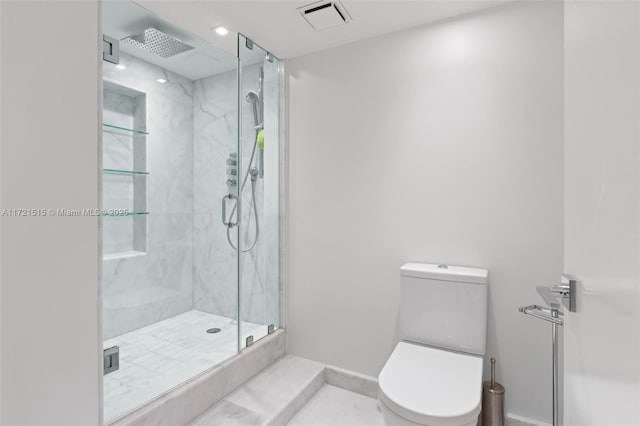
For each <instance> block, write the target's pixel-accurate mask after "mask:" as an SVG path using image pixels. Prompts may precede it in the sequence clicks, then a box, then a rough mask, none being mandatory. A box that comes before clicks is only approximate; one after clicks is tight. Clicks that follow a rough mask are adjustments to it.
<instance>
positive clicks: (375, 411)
mask: <svg viewBox="0 0 640 426" xmlns="http://www.w3.org/2000/svg"><path fill="white" fill-rule="evenodd" d="M383 424H384V423H383V420H382V413H381V412H380V409H379V407H378V400H377V399H373V398H370V397H368V396H364V395H360V394H357V393H354V392H349V391H347V390H344V389H340V388H338V387H335V386H331V385H324V386H323V387H322V388H321V389H320V390H319V391H318V393H316V394H315V395H314V396H313V398H311V399H310V400H309V402H307V404H306V405H305V406H304V407H302V409H301V410H300V411H298V413H297V414H296V415H295V416H294V417H293V418H292V419H291V421H289V423H288V426H382V425H383Z"/></svg>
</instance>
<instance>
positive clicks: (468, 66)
mask: <svg viewBox="0 0 640 426" xmlns="http://www.w3.org/2000/svg"><path fill="white" fill-rule="evenodd" d="M562 12H563V9H562V4H561V3H558V2H554V3H549V2H532V3H520V4H516V5H511V6H507V7H502V8H498V9H492V10H488V11H486V12H484V13H479V14H474V15H469V16H466V17H461V18H459V19H454V20H450V21H447V22H444V23H441V24H438V25H433V26H427V27H421V28H416V29H412V30H408V31H403V32H399V33H395V34H392V35H388V36H384V37H381V38H377V39H372V40H368V41H364V42H359V43H355V44H352V45H348V46H344V47H340V48H335V49H331V50H327V51H323V52H320V53H316V54H312V55H308V56H304V57H300V58H296V59H293V60H291V61H290V63H289V65H290V77H289V85H290V95H289V102H290V105H289V110H290V117H289V119H290V129H289V130H290V168H291V169H290V170H291V171H290V197H291V198H290V239H289V244H290V260H289V261H290V268H289V274H290V276H289V280H290V281H289V282H290V284H289V288H288V328H289V332H288V333H289V334H288V348H289V350H290V351H291V352H293V353H295V354H299V355H301V356H305V357H309V358H312V359H316V360H319V361H323V362H326V363H329V364H333V365H337V366H340V367H343V368H348V369H352V370H356V371H359V372H362V373H366V374H370V375H377V374H378V372H379V370H380V369H381V367H382V366H383V364H384V362H385V360H386V358H387V357H388V355H389V354H390V352H391V350H392V349H393V346H394V328H395V324H396V315H397V305H398V302H399V274H398V268H399V267H400V265H401V264H403V263H404V262H407V261H423V262H444V263H450V264H457V265H468V266H478V267H485V268H488V269H489V270H490V296H489V297H490V300H489V303H490V314H489V335H488V353H487V355H489V356H495V357H496V358H497V360H498V380H499V381H500V382H502V383H503V384H504V385H505V386H506V388H507V410H508V411H509V412H511V413H515V414H518V415H521V416H525V417H529V418H534V419H541V420H547V421H548V420H549V419H550V411H551V408H550V397H549V390H550V359H549V353H550V342H549V341H550V331H549V328H548V326H547V325H545V324H543V323H541V322H540V321H536V320H535V319H532V318H530V317H525V316H523V315H522V314H520V313H518V311H517V308H518V306H519V305H524V304H529V303H538V302H539V297H538V295H537V294H536V292H535V286H536V285H543V284H545V285H550V284H553V283H556V282H557V281H558V279H559V274H560V273H561V270H562V234H563V231H562V219H563V212H562V180H563V175H562V162H563V158H562V155H563V151H562V136H563V134H562V113H563V110H562V78H563V68H562V60H563V58H562V54H563V53H562V47H563V28H562V25H563V15H562ZM486 364H488V363H486Z"/></svg>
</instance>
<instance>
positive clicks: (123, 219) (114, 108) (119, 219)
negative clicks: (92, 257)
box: [102, 80, 150, 259]
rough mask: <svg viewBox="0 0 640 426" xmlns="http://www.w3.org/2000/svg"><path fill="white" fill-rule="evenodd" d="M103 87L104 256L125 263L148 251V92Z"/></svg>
mask: <svg viewBox="0 0 640 426" xmlns="http://www.w3.org/2000/svg"><path fill="white" fill-rule="evenodd" d="M103 87H104V92H103V123H102V130H103V132H102V135H103V144H102V150H103V151H102V152H103V169H102V173H103V175H102V188H103V209H104V213H103V217H104V218H105V220H104V221H103V227H104V233H103V235H104V239H103V252H104V256H105V259H119V258H124V257H127V256H128V254H130V253H143V254H144V253H146V252H147V245H148V242H147V241H148V235H147V234H148V219H147V218H148V215H149V211H148V206H147V188H148V177H149V174H150V173H149V172H148V171H147V170H148V169H147V141H148V139H149V137H150V136H149V132H148V131H147V130H146V128H147V94H146V93H145V92H142V91H140V90H137V89H134V88H132V87H129V86H125V85H123V84H122V83H121V82H115V81H108V80H105V81H104V85H103Z"/></svg>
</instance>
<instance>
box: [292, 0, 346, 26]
mask: <svg viewBox="0 0 640 426" xmlns="http://www.w3.org/2000/svg"><path fill="white" fill-rule="evenodd" d="M298 12H300V15H302V17H303V18H304V19H305V20H306V21H307V22H308V23H309V25H311V26H312V27H313V29H314V30H316V31H320V30H324V29H325V28H331V27H336V26H338V25H344V24H346V23H348V22H351V17H350V16H349V14H348V13H347V11H346V9H345V8H344V6H342V5H341V4H340V3H339V2H337V1H319V2H315V3H311V4H308V5H306V6H304V7H301V8H299V9H298Z"/></svg>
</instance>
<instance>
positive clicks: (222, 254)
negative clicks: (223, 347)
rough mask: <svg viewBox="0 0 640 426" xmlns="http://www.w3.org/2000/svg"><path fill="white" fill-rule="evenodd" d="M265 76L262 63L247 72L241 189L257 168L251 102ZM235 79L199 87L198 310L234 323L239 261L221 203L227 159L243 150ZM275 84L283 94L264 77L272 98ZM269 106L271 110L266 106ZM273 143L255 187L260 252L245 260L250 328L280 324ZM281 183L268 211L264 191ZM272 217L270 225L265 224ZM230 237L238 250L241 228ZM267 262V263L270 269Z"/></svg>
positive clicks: (245, 196)
mask: <svg viewBox="0 0 640 426" xmlns="http://www.w3.org/2000/svg"><path fill="white" fill-rule="evenodd" d="M259 72H260V65H259V64H258V65H251V66H247V67H243V69H242V98H241V103H242V105H241V107H242V117H241V135H242V138H241V160H242V161H241V164H240V168H239V171H238V173H239V183H242V180H243V179H244V176H245V173H246V171H247V166H248V164H249V163H250V160H251V155H252V151H253V146H254V141H255V137H256V134H255V130H254V118H253V111H252V109H251V107H250V104H249V103H247V102H246V101H245V99H244V97H245V96H246V94H247V93H248V92H250V91H253V92H256V93H257V92H258V77H259ZM236 78H237V77H236V72H235V71H230V72H226V73H222V74H218V75H214V76H211V77H208V78H205V79H201V80H198V81H196V82H194V305H195V308H196V309H199V310H203V311H206V312H210V313H214V314H218V315H224V316H232V317H234V318H235V317H236V316H237V314H236V307H237V287H236V286H237V284H236V280H235V270H236V258H235V256H236V255H235V251H234V250H233V249H232V248H231V246H230V245H229V243H228V241H227V233H226V228H225V227H224V226H223V225H222V223H221V218H220V203H221V198H222V196H223V195H225V194H226V193H227V191H228V189H227V186H226V184H225V182H226V164H225V160H226V159H227V157H228V156H229V154H230V153H232V152H236V151H237V149H236V132H237V115H236V108H237V99H236V96H237V91H236V84H235V83H236ZM274 82H275V83H276V89H277V83H278V81H277V79H275V81H274V79H273V78H271V79H267V78H265V87H264V92H265V96H267V93H269V94H270V95H271V94H273V92H274V89H273V87H272V86H273V84H274ZM276 92H277V90H276ZM265 104H266V105H268V103H267V102H265ZM271 117H273V114H269V113H268V111H265V119H267V120H270V119H271ZM268 125H269V123H268ZM265 133H266V132H265ZM273 139H275V138H273ZM269 142H270V138H266V140H265V177H264V179H260V178H259V179H257V180H256V182H255V202H256V206H257V216H258V223H259V227H260V235H259V238H258V242H257V244H256V246H255V247H254V248H253V249H252V250H250V251H248V252H246V253H242V254H241V256H240V272H241V286H240V287H241V303H240V306H241V318H242V320H243V321H249V322H253V323H259V324H271V323H273V324H276V325H278V322H279V321H278V318H279V306H278V304H279V299H278V292H279V288H278V274H277V271H278V268H279V263H278V258H277V253H278V250H277V247H278V243H277V241H278V229H277V205H278V203H277V199H278V193H277V179H278V170H277V165H278V163H277V161H276V163H275V165H274V164H272V163H270V162H269V161H268V159H269V158H270V157H269V156H268V155H267V153H268V152H271V153H273V152H276V157H277V149H276V150H274V148H273V146H274V145H273V144H272V145H271V147H269ZM258 155H259V151H258V149H256V151H255V159H254V163H253V164H257V158H258ZM274 180H275V182H276V184H275V188H276V190H275V192H274V193H273V194H275V196H274V195H273V194H272V192H269V193H268V194H269V195H270V196H269V197H268V198H269V199H272V198H275V200H276V201H275V203H274V202H271V203H269V202H268V203H266V204H265V197H264V194H265V192H264V190H265V186H266V187H268V188H273V187H274ZM251 185H252V184H251V178H249V179H247V183H246V185H245V188H244V190H243V191H242V200H243V205H242V206H243V208H242V211H241V227H240V233H241V235H240V237H241V238H240V239H241V248H247V247H249V246H250V245H251V244H253V242H254V241H255V237H256V227H255V211H254V209H253V199H252V192H251ZM270 190H271V189H270ZM274 205H275V213H274V211H273V210H274V208H273V206H274ZM265 206H267V210H268V211H267V212H265ZM274 216H275V217H276V221H275V223H276V226H275V227H274V226H273V217H274ZM265 218H266V219H267V220H268V221H269V223H266V222H265ZM230 237H231V240H232V242H233V243H234V244H236V241H237V234H236V230H235V229H234V230H233V231H232V232H231V233H230ZM274 241H275V243H274ZM274 247H275V250H274ZM274 253H275V256H274ZM267 256H268V260H269V262H268V264H267V262H265V260H266V259H267Z"/></svg>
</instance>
